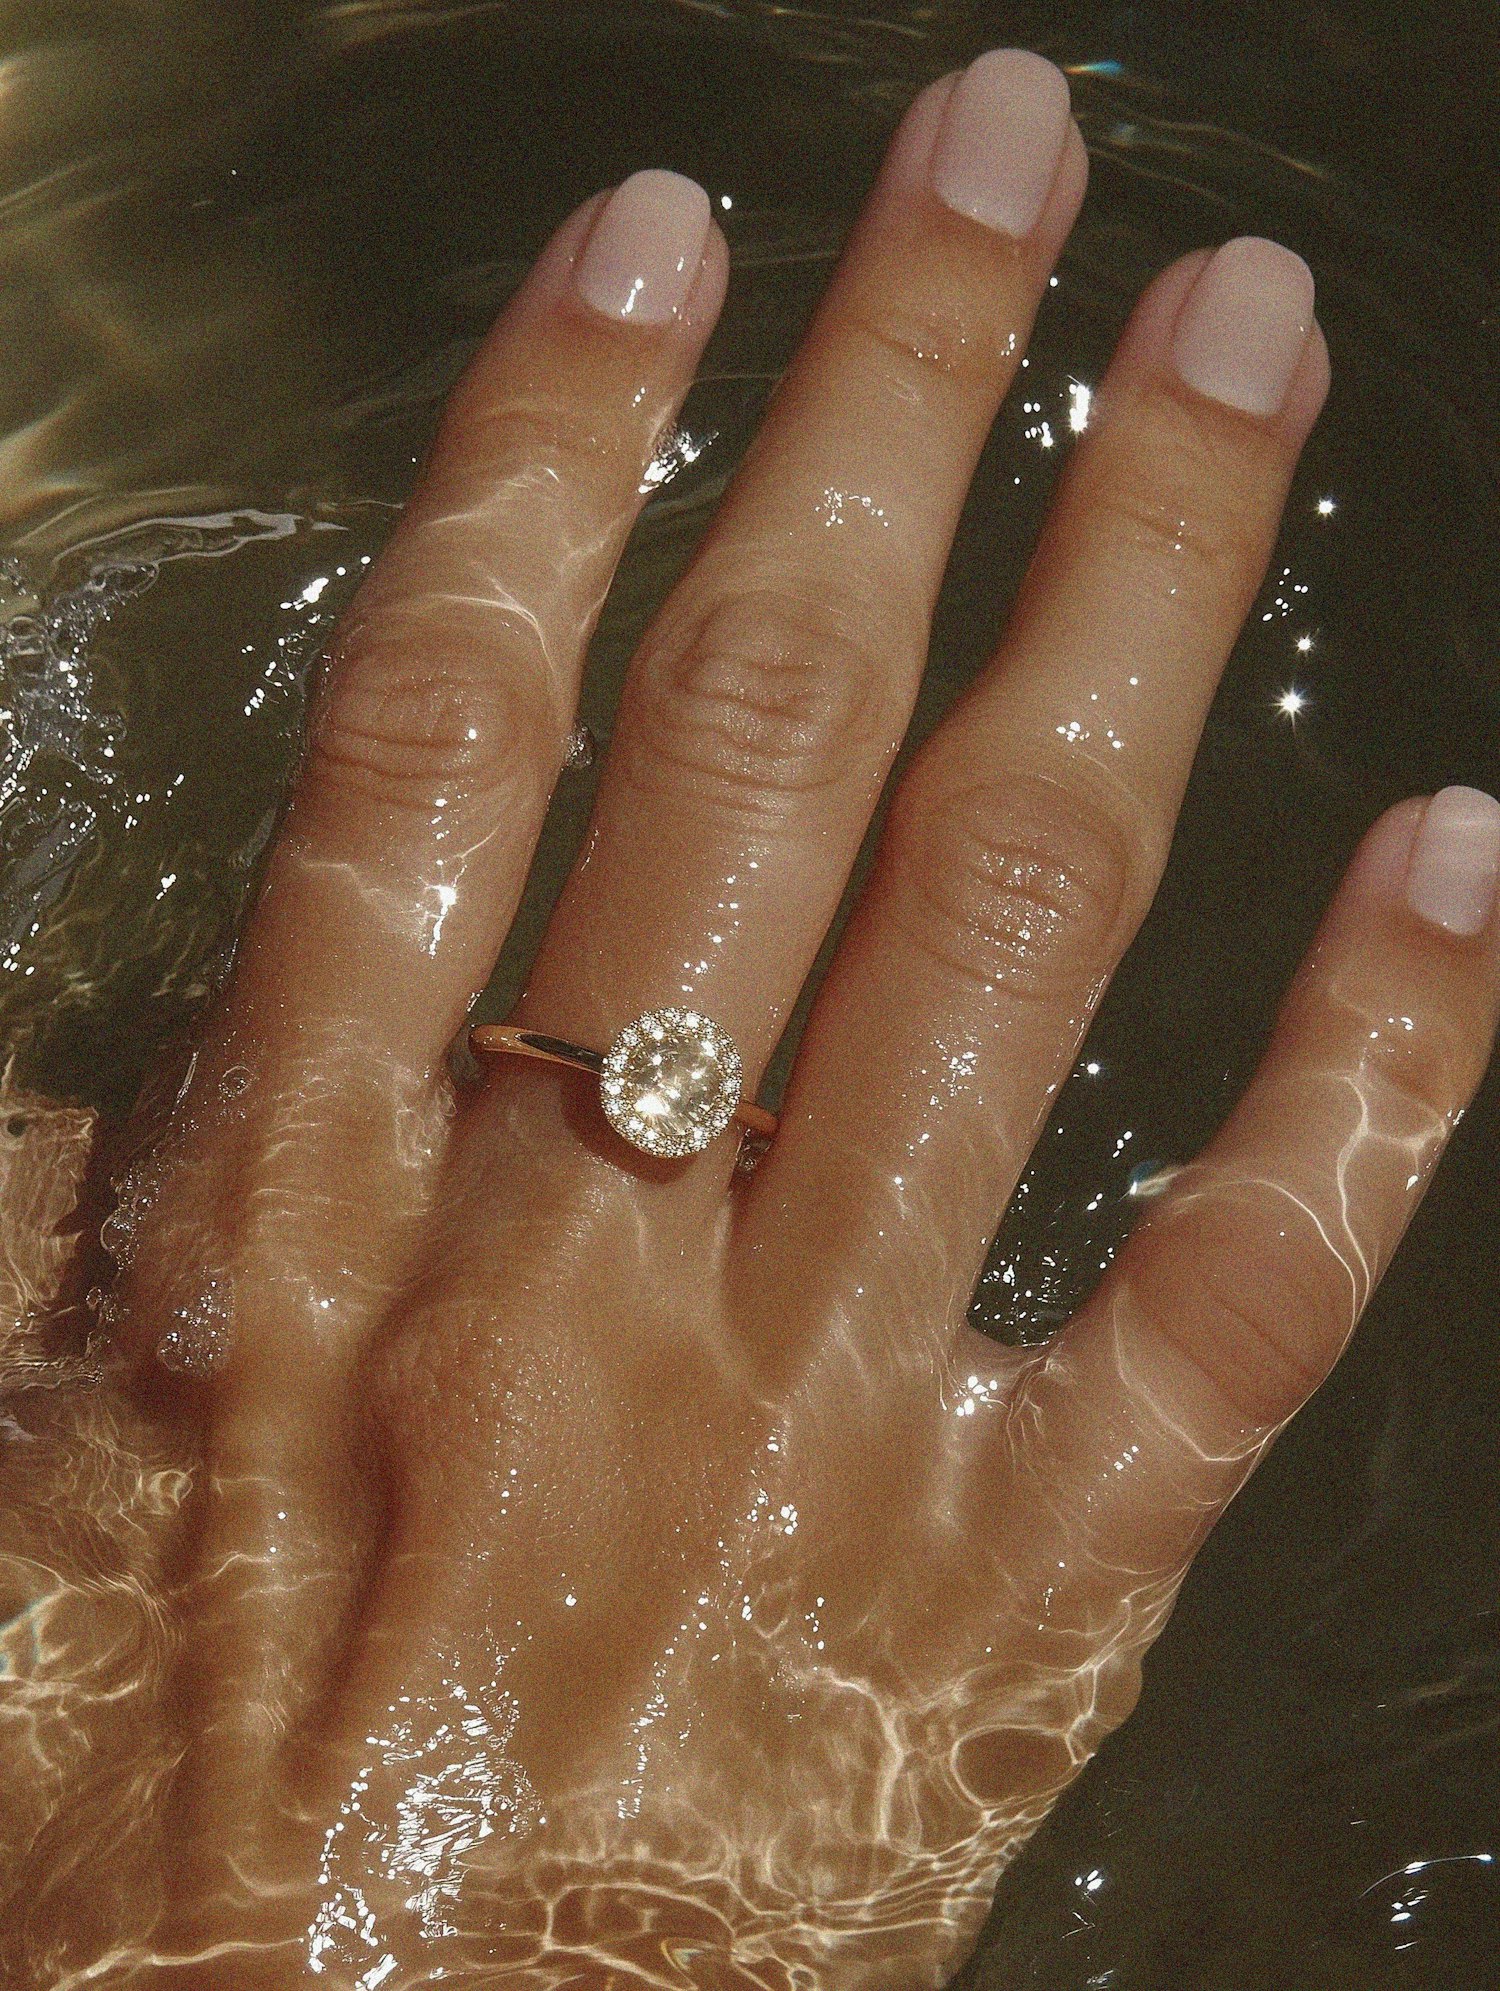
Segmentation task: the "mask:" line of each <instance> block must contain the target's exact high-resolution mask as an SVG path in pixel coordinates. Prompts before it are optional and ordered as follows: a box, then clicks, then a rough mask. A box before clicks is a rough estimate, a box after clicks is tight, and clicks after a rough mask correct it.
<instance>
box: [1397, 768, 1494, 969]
mask: <svg viewBox="0 0 1500 1991" xmlns="http://www.w3.org/2000/svg"><path fill="white" fill-rule="evenodd" d="M1497 885H1500V802H1497V801H1496V800H1495V799H1494V797H1493V796H1492V795H1486V794H1485V793H1484V791H1483V789H1481V788H1445V789H1444V790H1443V791H1442V793H1441V794H1440V795H1434V796H1433V798H1432V800H1431V801H1430V802H1429V803H1428V804H1427V814H1426V815H1425V816H1424V817H1423V818H1422V827H1421V828H1420V829H1419V830H1418V831H1417V840H1416V842H1415V844H1413V846H1412V853H1411V864H1410V867H1409V868H1408V870H1407V873H1406V903H1407V904H1408V905H1409V906H1410V907H1411V909H1412V911H1413V912H1414V913H1415V914H1416V915H1417V917H1418V918H1419V919H1425V920H1430V921H1431V923H1432V924H1433V925H1434V926H1441V927H1443V928H1445V929H1446V930H1447V932H1449V933H1456V934H1459V935H1461V936H1462V937H1463V938H1464V939H1470V938H1472V937H1473V935H1474V934H1476V933H1482V932H1483V931H1484V929H1485V927H1486V926H1488V924H1489V921H1490V915H1491V913H1493V911H1494V910H1495V889H1496V886H1497Z"/></svg>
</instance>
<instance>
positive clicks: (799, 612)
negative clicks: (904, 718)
mask: <svg viewBox="0 0 1500 1991" xmlns="http://www.w3.org/2000/svg"><path fill="white" fill-rule="evenodd" d="M891 680H892V673H891V672H890V671H889V670H888V668H887V667H886V666H885V665H884V664H883V662H882V660H881V658H880V656H879V654H878V650H877V646H876V644H875V642H874V640H873V639H872V638H870V637H868V636H866V635H865V634H864V633H863V632H862V631H857V630H854V629H852V628H851V627H850V626H848V625H847V624H846V623H844V622H843V621H842V620H841V618H840V617H839V615H838V614H837V613H836V612H835V611H833V610H826V609H823V608H819V607H816V606H815V605H813V604H812V603H811V602H808V601H804V600H798V599H796V598H793V597H790V596H782V595H772V594H751V595H745V596H738V597H726V598H722V599H720V600H717V601H715V602H714V603H713V604H712V605H711V606H709V607H708V608H707V609H706V610H705V611H703V612H702V613H701V614H699V615H698V616H696V617H695V618H694V619H692V620H690V621H688V622H686V623H684V624H681V625H679V626H677V627H676V628H673V629H670V630H665V631H662V632H659V633H658V634H657V635H655V636H654V637H653V638H652V639H650V640H649V642H648V647H647V650H646V651H645V652H644V653H643V656H642V660H641V666H640V678H639V681H638V686H637V688H636V697H637V698H638V699H639V700H640V701H641V704H642V706H643V707H644V710H642V711H641V713H640V720H639V723H638V724H636V725H634V726H632V727H629V728H621V729H620V735H619V737H621V739H622V743H623V744H624V745H625V747H626V752H627V754H628V755H629V759H628V760H627V761H626V764H625V765H626V771H627V773H628V774H630V775H631V776H632V777H633V778H634V779H635V780H636V781H637V782H638V783H639V784H641V785H646V786H650V785H653V784H656V783H659V782H660V781H661V780H662V779H663V778H664V777H665V778H666V779H668V780H670V782H671V783H672V785H673V787H674V789H679V790H680V789H681V788H682V786H683V785H684V784H686V786H687V787H688V788H689V789H690V790H692V791H693V792H695V793H696V794H697V795H698V796H700V797H701V798H703V799H705V800H708V801H721V802H725V803H728V804H729V805H731V806H734V807H738V808H751V809H763V810H767V811H775V810H777V809H778V808H779V807H781V806H783V805H784V804H785V803H786V802H787V801H789V800H794V799H796V798H797V797H799V796H806V795H809V794H815V793H817V792H818V791H819V790H823V789H827V788H831V787H836V786H837V785H838V784H839V783H840V782H843V781H846V780H848V779H849V778H850V776H851V774H852V773H856V772H857V773H858V774H859V775H860V776H861V777H863V778H867V776H868V763H869V761H870V760H871V758H872V757H874V756H877V755H879V756H883V754H884V753H885V752H886V751H888V745H889V743H888V739H887V737H886V735H887V728H888V727H894V726H895V724H896V719H895V716H894V713H893V694H892V690H891Z"/></svg>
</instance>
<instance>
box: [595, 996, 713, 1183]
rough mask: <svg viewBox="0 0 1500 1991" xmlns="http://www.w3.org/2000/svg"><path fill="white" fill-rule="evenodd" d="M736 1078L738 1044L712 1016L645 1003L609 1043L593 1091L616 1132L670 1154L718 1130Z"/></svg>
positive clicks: (699, 1146) (688, 1149)
mask: <svg viewBox="0 0 1500 1991" xmlns="http://www.w3.org/2000/svg"><path fill="white" fill-rule="evenodd" d="M742 1084H743V1072H742V1070H741V1067H740V1056H739V1052H738V1051H736V1050H735V1048H734V1044H733V1042H732V1041H731V1039H730V1037H729V1035H728V1033H727V1032H726V1031H723V1030H721V1029H720V1028H719V1026H718V1024H716V1023H713V1022H711V1021H710V1020H709V1018H708V1017H706V1016H700V1015H699V1014H698V1012H697V1011H696V1010H692V1009H653V1010H649V1011H648V1012H647V1013H646V1015H645V1016H641V1017H637V1019H636V1021H635V1022H634V1023H628V1024H626V1026H625V1028H624V1029H623V1030H622V1031H621V1032H620V1034H619V1036H618V1037H617V1038H616V1039H615V1041H614V1043H613V1044H612V1045H611V1046H610V1048H609V1053H608V1055H607V1056H606V1058H605V1060H604V1068H603V1071H602V1073H601V1075H600V1080H599V1093H600V1098H601V1099H602V1100H603V1102H604V1111H605V1113H606V1115H607V1116H608V1119H609V1123H610V1125H611V1126H612V1127H613V1128H614V1129H615V1131H616V1132H617V1133H619V1134H623V1135H624V1137H625V1139H626V1140H627V1141H629V1142H630V1143H631V1145H632V1146H633V1147H637V1148H640V1149H642V1150H643V1151H644V1152H645V1153H646V1154H649V1155H660V1156H664V1157H667V1158H668V1159H671V1160H674V1161H675V1160H679V1159H681V1157H682V1156H683V1155H693V1154H701V1153H702V1152H703V1150H704V1149H705V1148H706V1147H707V1146H708V1144H709V1142H710V1141H712V1140H714V1139H715V1138H716V1136H718V1135H719V1134H722V1133H723V1131H724V1129H725V1128H726V1127H727V1126H728V1125H729V1123H730V1121H731V1120H732V1119H733V1118H734V1113H735V1108H736V1107H737V1106H738V1105H739V1103H740V1090H741V1086H742Z"/></svg>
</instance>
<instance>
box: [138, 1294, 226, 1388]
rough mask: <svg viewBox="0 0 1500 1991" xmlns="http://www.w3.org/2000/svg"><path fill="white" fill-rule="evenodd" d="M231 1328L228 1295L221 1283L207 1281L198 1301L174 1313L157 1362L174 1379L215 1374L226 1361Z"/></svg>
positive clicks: (178, 1308)
mask: <svg viewBox="0 0 1500 1991" xmlns="http://www.w3.org/2000/svg"><path fill="white" fill-rule="evenodd" d="M233 1327H234V1322H233V1309H232V1307H231V1305H230V1299H229V1295H228V1293H227V1292H226V1290H225V1288H224V1286H223V1284H222V1283H221V1281H219V1280H218V1279H210V1280H209V1281H208V1283H207V1285H206V1286H205V1287H204V1288H203V1291H202V1292H201V1293H200V1294H199V1295H198V1297H197V1299H195V1300H193V1301H191V1302H190V1303H189V1304H188V1305H187V1306H185V1307H177V1308H175V1309H174V1310H173V1314H172V1325H171V1326H170V1327H169V1328H168V1329H167V1331H166V1332H165V1334H163V1335H162V1337H161V1339H160V1341H158V1342H157V1344H156V1359H157V1361H158V1362H160V1363H161V1365H162V1367H163V1368H164V1369H168V1370H170V1371H171V1373H172V1374H173V1375H174V1376H195V1377H204V1376H212V1375H216V1374H217V1373H218V1371H219V1370H220V1369H222V1368H223V1366H224V1364H225V1363H226V1362H227V1361H228V1359H229V1351H230V1347H231V1346H232V1343H233V1338H234V1335H233Z"/></svg>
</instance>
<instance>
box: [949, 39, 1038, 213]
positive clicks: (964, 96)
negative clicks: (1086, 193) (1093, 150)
mask: <svg viewBox="0 0 1500 1991" xmlns="http://www.w3.org/2000/svg"><path fill="white" fill-rule="evenodd" d="M1069 103H1070V100H1069V96H1068V79H1067V77H1066V76H1064V75H1063V73H1062V71H1061V70H1060V69H1058V68H1057V67H1056V66H1055V65H1054V64H1053V63H1050V62H1048V61H1047V59H1046V58H1045V57H1044V56H1040V55H1033V54H1032V53H1031V51H1030V49H1025V48H997V49H993V50H991V52H990V53H989V54H988V55H981V56H980V58H979V60H978V61H977V62H975V63H972V64H971V65H970V66H969V68H968V69H966V70H965V71H964V73H963V75H962V76H960V77H959V79H958V82H957V83H956V84H955V85H954V88H953V95H952V96H951V97H950V98H949V99H948V106H947V109H946V110H945V111H944V113H943V122H942V125H941V127H940V128H939V130H938V135H937V142H936V144H935V145H934V147H933V152H932V185H933V190H934V192H935V193H936V194H937V197H938V199H939V200H941V201H943V202H944V203H945V204H946V205H947V206H948V207H951V208H955V209H957V211H958V212H959V213H960V214H966V215H968V216H969V218H970V220H972V221H982V222H983V223H984V225H985V227H986V228H997V229H999V230H1000V231H1001V232H1002V233H1004V234H1006V235H1017V236H1019V235H1028V234H1030V232H1031V230H1032V229H1033V228H1034V227H1035V226H1036V223H1037V219H1038V217H1039V216H1040V214H1041V211H1042V209H1043V208H1044V207H1045V206H1046V204H1047V195H1048V194H1049V193H1050V192H1051V191H1052V182H1053V181H1054V180H1055V179H1056V178H1057V168H1058V164H1059V162H1060V161H1061V159H1062V151H1063V145H1064V143H1065V141H1066V139H1067V136H1068V116H1069Z"/></svg>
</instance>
